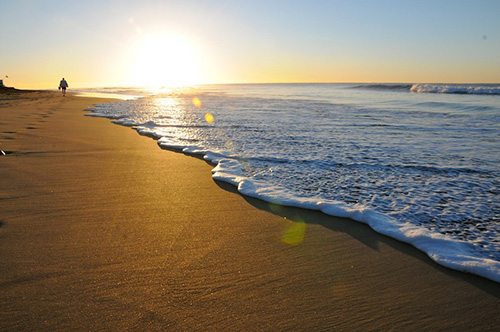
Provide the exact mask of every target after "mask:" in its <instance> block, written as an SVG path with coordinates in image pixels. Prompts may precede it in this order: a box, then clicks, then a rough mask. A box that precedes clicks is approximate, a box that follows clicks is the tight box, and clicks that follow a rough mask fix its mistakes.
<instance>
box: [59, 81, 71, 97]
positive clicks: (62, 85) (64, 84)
mask: <svg viewBox="0 0 500 332" xmlns="http://www.w3.org/2000/svg"><path fill="white" fill-rule="evenodd" d="M67 87H69V85H68V82H66V80H65V79H64V77H63V79H62V80H61V82H59V90H61V91H62V94H63V96H66V88H67Z"/></svg>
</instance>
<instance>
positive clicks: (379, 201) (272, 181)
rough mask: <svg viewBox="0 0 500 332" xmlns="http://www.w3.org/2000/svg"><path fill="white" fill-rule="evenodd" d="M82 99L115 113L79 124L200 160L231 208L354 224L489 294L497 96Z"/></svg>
mask: <svg viewBox="0 0 500 332" xmlns="http://www.w3.org/2000/svg"><path fill="white" fill-rule="evenodd" d="M81 92H82V91H81ZM86 92H87V93H88V92H94V93H95V92H97V93H106V94H111V95H115V96H120V97H121V98H123V99H125V100H121V101H117V102H114V103H109V104H100V105H95V107H93V108H90V109H89V110H90V111H92V113H89V114H88V115H89V116H98V117H107V118H110V119H113V122H114V123H117V124H120V125H125V126H130V127H132V128H133V129H135V130H137V131H138V132H139V133H140V134H142V135H147V136H150V137H152V138H154V139H156V140H157V143H158V145H159V146H160V147H161V148H164V149H175V150H179V151H183V152H184V153H187V154H197V155H202V156H203V157H204V158H205V159H206V160H207V161H210V162H212V163H213V164H214V165H215V167H214V169H213V171H212V173H213V174H212V177H213V178H214V179H215V180H220V181H225V182H228V183H231V184H233V185H234V186H236V187H237V188H238V190H239V191H240V192H241V193H242V194H244V195H248V196H251V197H256V198H259V199H262V200H265V201H268V202H272V203H276V204H282V205H287V206H295V207H302V208H305V209H313V210H320V211H322V212H323V213H325V214H328V215H333V216H339V217H346V218H350V219H352V220H353V222H362V223H366V224H368V225H369V226H370V227H371V228H372V229H374V230H375V231H377V232H379V233H382V234H385V235H387V236H389V237H392V238H395V239H398V240H400V241H403V242H407V243H409V244H411V245H413V246H414V247H416V248H418V249H419V250H421V251H424V252H425V253H427V255H428V256H429V257H430V258H431V259H432V260H434V261H435V262H437V263H438V264H441V265H443V266H446V267H449V268H452V269H456V270H460V271H464V272H468V273H472V274H477V275H480V276H483V277H485V278H488V279H491V280H494V281H497V282H500V180H499V179H500V84H242V85H237V84H233V85H200V86H193V87H184V88H175V89H163V90H156V91H150V90H145V89H137V88H108V89H106V88H103V89H94V90H92V91H90V90H86ZM130 96H133V97H134V98H133V99H130V98H128V97H130ZM166 167H167V166H166ZM207 176H209V175H208V174H207ZM235 222H236V221H235Z"/></svg>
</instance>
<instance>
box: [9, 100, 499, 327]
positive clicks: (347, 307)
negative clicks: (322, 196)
mask: <svg viewBox="0 0 500 332" xmlns="http://www.w3.org/2000/svg"><path fill="white" fill-rule="evenodd" d="M107 101H110V100H107V99H97V98H83V97H76V96H73V95H72V94H71V93H68V95H67V96H66V97H62V96H61V95H60V93H58V92H49V91H31V92H19V91H17V92H16V91H8V93H6V92H3V93H1V94H0V150H2V151H3V153H1V154H0V252H1V255H0V305H1V310H0V330H1V331H124V330H131V331H292V330H295V331H494V330H496V329H498V326H500V315H498V313H499V312H500V284H498V283H494V282H491V281H488V280H486V279H483V278H480V277H476V276H473V275H468V274H464V273H460V272H457V271H453V270H449V269H446V268H443V267H441V266H439V265H437V264H435V263H433V262H432V261H431V260H430V259H429V258H428V257H427V256H426V255H425V254H423V253H421V252H419V251H417V250H416V249H414V248H413V247H411V246H409V245H406V244H403V243H401V242H398V241H396V240H392V239H390V238H388V237H385V236H382V235H379V234H377V233H375V232H374V231H372V230H371V229H369V228H368V227H366V226H365V225H362V224H359V223H356V222H353V221H350V220H344V219H339V218H333V217H328V216H326V215H323V214H321V213H317V212H312V211H306V210H301V209H294V208H285V207H281V206H277V205H270V204H268V203H265V202H262V201H259V200H255V199H251V198H248V197H244V196H242V195H240V194H238V193H237V192H236V190H235V189H234V188H233V187H231V186H229V185H227V184H224V183H218V182H215V181H214V180H212V178H211V176H210V174H211V173H210V170H211V169H212V168H213V165H210V164H208V163H207V162H205V161H204V160H200V159H198V158H194V157H190V156H186V155H184V154H182V153H177V152H173V151H165V150H162V149H160V148H159V147H158V146H157V144H156V143H155V141H154V140H152V139H151V138H148V137H143V136H140V135H138V134H137V133H136V132H135V131H134V130H131V129H130V128H127V127H122V126H118V125H113V124H111V123H110V120H108V119H102V118H91V117H86V116H84V114H85V111H84V110H85V109H86V108H87V107H90V106H92V105H93V104H96V103H103V102H107Z"/></svg>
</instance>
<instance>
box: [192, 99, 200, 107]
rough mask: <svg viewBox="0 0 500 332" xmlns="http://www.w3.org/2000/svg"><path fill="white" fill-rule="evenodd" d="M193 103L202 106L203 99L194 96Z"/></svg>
mask: <svg viewBox="0 0 500 332" xmlns="http://www.w3.org/2000/svg"><path fill="white" fill-rule="evenodd" d="M193 105H194V106H195V107H201V100H200V98H198V97H194V98H193Z"/></svg>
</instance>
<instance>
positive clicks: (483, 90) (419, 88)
mask: <svg viewBox="0 0 500 332" xmlns="http://www.w3.org/2000/svg"><path fill="white" fill-rule="evenodd" d="M410 91H411V92H427V93H451V94H482V95H498V94H500V85H486V84H483V85H471V84H470V85H464V84H414V85H413V86H412V87H411V88H410Z"/></svg>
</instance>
